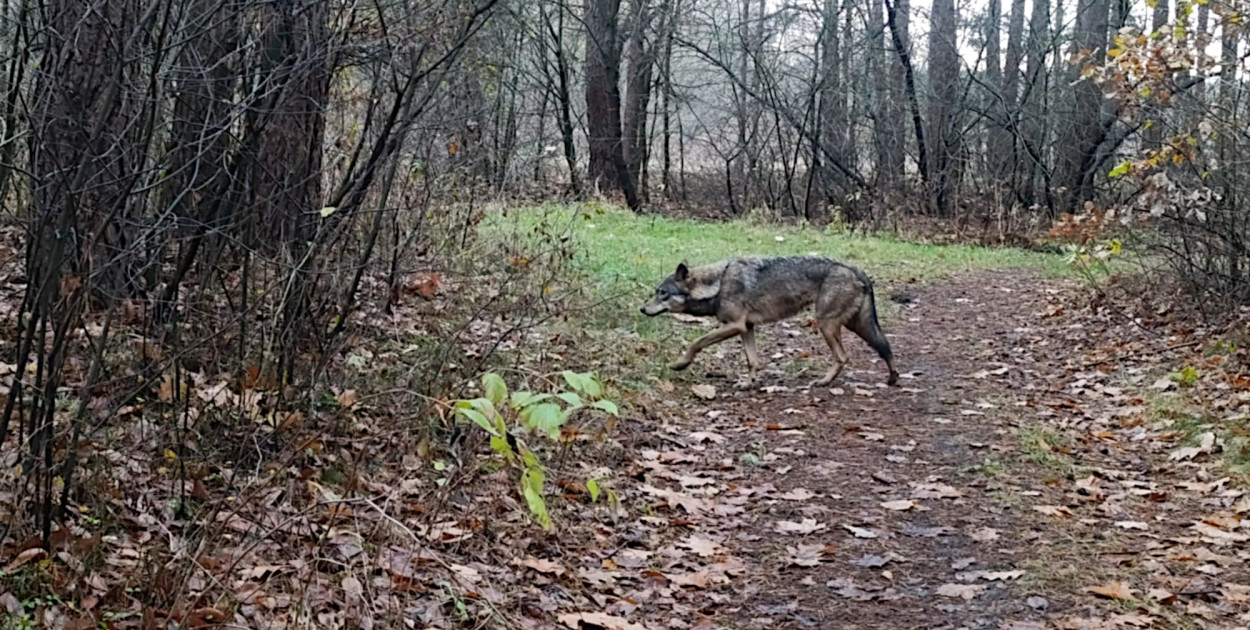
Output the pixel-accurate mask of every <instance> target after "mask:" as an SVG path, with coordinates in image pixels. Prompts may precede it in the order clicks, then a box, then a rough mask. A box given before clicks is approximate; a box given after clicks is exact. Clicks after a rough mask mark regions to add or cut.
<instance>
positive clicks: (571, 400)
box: [556, 392, 585, 408]
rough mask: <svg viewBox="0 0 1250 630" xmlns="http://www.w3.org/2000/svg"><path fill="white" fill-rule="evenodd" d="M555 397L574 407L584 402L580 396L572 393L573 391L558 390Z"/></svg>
mask: <svg viewBox="0 0 1250 630" xmlns="http://www.w3.org/2000/svg"><path fill="white" fill-rule="evenodd" d="M556 398H559V399H560V400H563V401H564V402H566V403H568V405H569V406H570V407H574V408H576V407H581V406H583V405H584V404H585V403H583V402H582V397H581V396H578V395H577V394H574V393H573V392H560V393H559V394H556Z"/></svg>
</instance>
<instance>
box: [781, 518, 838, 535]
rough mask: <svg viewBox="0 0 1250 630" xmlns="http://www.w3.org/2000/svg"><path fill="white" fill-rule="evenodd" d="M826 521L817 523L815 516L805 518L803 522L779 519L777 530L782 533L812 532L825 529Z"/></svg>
mask: <svg viewBox="0 0 1250 630" xmlns="http://www.w3.org/2000/svg"><path fill="white" fill-rule="evenodd" d="M825 527H826V525H825V524H824V523H817V522H816V519H814V518H805V519H803V520H802V522H799V523H795V522H794V521H777V531H778V532H781V533H782V534H811V533H814V532H818V531H820V530H822V529H825Z"/></svg>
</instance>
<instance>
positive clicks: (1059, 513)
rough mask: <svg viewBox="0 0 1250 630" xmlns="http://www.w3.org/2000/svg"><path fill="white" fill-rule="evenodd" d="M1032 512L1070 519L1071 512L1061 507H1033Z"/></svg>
mask: <svg viewBox="0 0 1250 630" xmlns="http://www.w3.org/2000/svg"><path fill="white" fill-rule="evenodd" d="M1033 510H1034V511H1036V512H1041V513H1042V514H1045V515H1046V516H1053V517H1055V518H1072V510H1069V509H1068V508H1067V507H1066V506H1063V505H1035V506H1033Z"/></svg>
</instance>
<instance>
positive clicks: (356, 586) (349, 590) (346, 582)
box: [342, 575, 365, 602]
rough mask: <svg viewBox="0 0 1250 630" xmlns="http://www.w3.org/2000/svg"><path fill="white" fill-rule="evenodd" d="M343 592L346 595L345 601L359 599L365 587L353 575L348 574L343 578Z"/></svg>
mask: <svg viewBox="0 0 1250 630" xmlns="http://www.w3.org/2000/svg"><path fill="white" fill-rule="evenodd" d="M342 586H343V594H344V595H346V596H347V601H349V602H354V601H359V600H360V599H361V597H363V596H364V593H365V587H364V585H363V584H361V583H360V580H357V579H356V577H355V576H352V575H349V576H347V577H345V578H343V583H342Z"/></svg>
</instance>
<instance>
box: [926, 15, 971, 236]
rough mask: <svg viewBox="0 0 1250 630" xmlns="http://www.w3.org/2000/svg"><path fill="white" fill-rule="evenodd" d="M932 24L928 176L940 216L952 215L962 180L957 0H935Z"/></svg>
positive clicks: (930, 30) (930, 33) (930, 38)
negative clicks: (960, 179)
mask: <svg viewBox="0 0 1250 630" xmlns="http://www.w3.org/2000/svg"><path fill="white" fill-rule="evenodd" d="M930 19H931V23H930V27H929V89H930V93H931V95H932V97H931V98H930V100H929V137H930V138H932V142H931V143H930V144H931V148H932V150H931V151H930V152H929V159H930V167H929V176H930V178H931V180H932V188H933V200H934V205H935V209H936V210H937V212H938V215H939V216H944V217H945V216H950V214H951V209H952V207H953V205H954V197H955V189H956V188H957V186H958V183H959V177H960V170H961V165H960V161H961V156H960V152H961V151H962V148H961V146H960V143H961V138H960V131H961V130H960V124H959V119H960V112H961V111H962V109H963V104H962V103H961V102H960V101H961V99H960V90H959V49H958V46H957V44H956V39H957V37H958V32H957V27H958V19H957V15H956V13H955V0H934V2H933V8H932V10H931V12H930Z"/></svg>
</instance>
